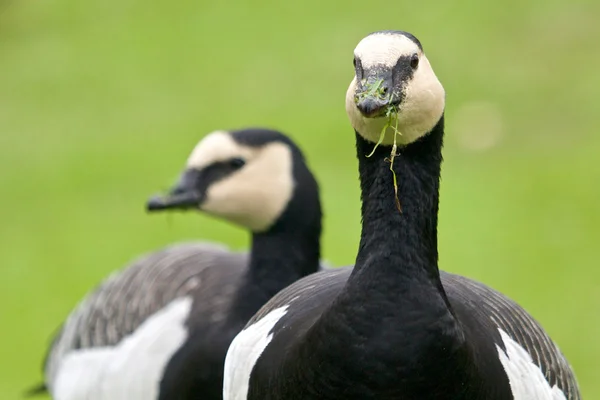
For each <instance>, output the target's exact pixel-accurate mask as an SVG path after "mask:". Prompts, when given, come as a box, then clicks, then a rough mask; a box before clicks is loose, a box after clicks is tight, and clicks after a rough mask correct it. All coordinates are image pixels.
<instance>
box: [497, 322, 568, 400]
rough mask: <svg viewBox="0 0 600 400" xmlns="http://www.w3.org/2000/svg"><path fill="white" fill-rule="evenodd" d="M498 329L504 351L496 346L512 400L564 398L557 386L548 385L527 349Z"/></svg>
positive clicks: (560, 399)
mask: <svg viewBox="0 0 600 400" xmlns="http://www.w3.org/2000/svg"><path fill="white" fill-rule="evenodd" d="M498 330H499V331H500V336H502V341H503V342H504V346H505V347H506V352H504V350H502V349H501V348H500V347H499V346H496V348H497V350H498V355H499V356H500V362H501V363H502V366H503V367H504V370H505V371H506V375H507V376H508V381H509V382H510V388H511V390H512V393H513V397H514V400H566V399H567V397H566V396H565V394H564V393H563V392H562V390H560V388H559V387H558V386H556V385H554V386H553V387H550V384H549V383H548V381H547V380H546V378H545V377H544V374H543V373H542V370H541V369H540V367H538V366H537V365H536V364H535V363H534V362H533V359H532V358H531V356H530V355H529V353H528V352H527V350H525V349H524V348H523V347H522V346H521V345H520V344H519V343H517V342H516V341H514V340H513V339H512V338H511V337H510V336H508V334H507V333H506V332H504V331H503V330H502V329H498Z"/></svg>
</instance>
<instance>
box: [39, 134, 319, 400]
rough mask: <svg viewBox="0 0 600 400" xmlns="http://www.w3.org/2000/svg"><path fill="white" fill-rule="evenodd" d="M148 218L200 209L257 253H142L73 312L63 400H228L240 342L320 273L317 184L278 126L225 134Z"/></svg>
mask: <svg viewBox="0 0 600 400" xmlns="http://www.w3.org/2000/svg"><path fill="white" fill-rule="evenodd" d="M147 207H148V209H149V210H153V211H158V210H171V209H180V210H184V209H185V210H187V209H199V210H201V211H203V212H205V213H208V214H210V215H213V216H215V217H218V218H221V219H225V220H228V221H231V222H233V223H234V224H237V225H239V226H241V227H245V228H247V229H249V230H250V232H251V236H252V247H251V251H250V254H248V253H237V252H231V251H229V250H228V249H227V248H226V247H224V246H221V245H214V244H210V243H204V242H192V243H183V244H176V245H173V246H169V247H167V248H164V249H162V250H159V251H156V252H154V253H151V254H147V255H145V256H142V257H141V258H139V259H138V260H137V261H135V262H133V263H132V264H130V265H129V266H128V267H127V268H125V269H123V270H122V271H119V272H116V273H114V274H113V275H112V276H110V277H109V278H108V279H106V280H105V281H104V282H103V283H102V284H101V285H100V286H99V287H98V288H96V289H95V290H94V291H92V292H91V293H90V294H89V295H88V296H87V297H86V298H85V299H84V300H83V301H82V302H81V303H80V304H79V305H78V306H77V308H76V309H75V310H74V311H73V312H72V313H71V314H70V315H69V317H68V318H67V320H66V322H65V323H64V324H63V326H62V329H61V330H60V332H59V333H58V335H57V336H56V337H55V339H54V342H53V344H52V345H51V348H50V349H49V352H48V354H47V356H46V360H45V367H44V369H45V387H46V388H47V389H48V391H49V392H50V394H51V395H52V396H53V398H54V399H56V400H77V399H86V400H136V399H140V400H150V399H161V400H180V399H181V400H182V399H198V398H201V399H221V398H222V390H223V389H222V386H223V385H222V382H223V364H224V360H225V354H226V351H227V348H228V346H229V344H230V342H231V340H232V339H233V338H234V336H235V335H236V334H237V333H238V332H239V331H240V330H241V329H242V328H243V327H244V325H245V324H246V322H247V321H248V320H249V319H250V317H252V315H253V314H254V313H255V312H256V311H257V310H258V309H259V308H260V307H261V306H262V305H263V304H264V303H266V302H267V300H269V299H270V298H271V297H272V296H273V295H274V294H275V293H277V292H278V291H279V290H280V289H282V288H284V287H286V286H287V285H289V284H291V283H292V282H294V281H296V280H298V279H299V278H301V277H303V276H306V275H308V274H310V273H313V272H315V271H317V269H318V268H319V255H320V235H321V217H322V215H321V205H320V200H319V190H318V184H317V182H316V180H315V178H314V177H313V175H312V173H311V172H310V170H309V168H308V166H307V164H306V161H305V158H304V156H303V154H302V152H301V151H300V149H299V148H298V147H297V146H296V145H295V144H294V143H293V142H292V140H290V139H289V138H288V137H287V136H285V135H284V134H282V133H280V132H277V131H273V130H268V129H244V130H237V131H231V132H226V131H216V132H213V133H211V134H209V135H208V136H206V137H205V138H204V139H203V140H201V141H200V142H199V143H198V145H197V146H196V147H195V148H194V150H193V152H192V154H191V155H190V157H189V159H188V161H187V166H186V169H185V171H184V172H183V174H182V175H181V179H180V181H179V183H178V184H177V185H176V186H175V188H173V189H172V191H171V192H170V193H169V194H168V195H166V196H161V197H153V198H152V199H150V200H149V202H148V204H147Z"/></svg>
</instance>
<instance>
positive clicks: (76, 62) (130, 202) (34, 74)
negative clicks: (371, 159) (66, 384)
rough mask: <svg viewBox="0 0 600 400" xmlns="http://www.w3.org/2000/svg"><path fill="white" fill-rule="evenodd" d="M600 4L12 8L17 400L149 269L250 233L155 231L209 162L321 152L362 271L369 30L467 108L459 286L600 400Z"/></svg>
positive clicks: (319, 160) (457, 160) (328, 192)
mask: <svg viewBox="0 0 600 400" xmlns="http://www.w3.org/2000/svg"><path fill="white" fill-rule="evenodd" d="M599 15H600V2H598V1H596V0H587V1H570V0H569V1H568V0H561V1H553V0H529V1H522V0H508V1H503V2H485V3H484V2H480V1H475V0H471V1H455V2H442V1H439V2H431V1H423V2H410V3H409V2H399V1H389V0H388V1H373V0H369V1H364V0H363V1H355V0H351V1H349V0H347V1H343V2H342V1H339V2H325V1H318V0H308V1H304V2H288V3H284V2H283V1H280V2H275V1H253V2H250V1H247V2H246V1H237V2H230V3H229V4H227V2H221V3H219V4H217V2H202V1H191V0H180V1H178V2H170V1H166V0H158V1H154V2H148V1H141V0H86V1H81V0H62V1H55V0H37V1H25V0H0V171H1V172H0V195H1V196H0V197H1V199H2V201H1V205H2V206H1V207H0V221H2V223H1V224H0V307H1V309H0V324H1V330H0V335H1V336H0V354H1V357H0V360H1V361H0V398H1V399H3V400H4V399H16V398H18V396H19V393H20V391H21V390H22V389H24V388H26V387H27V386H28V385H30V384H33V383H36V382H37V381H38V380H39V379H40V377H41V375H40V364H41V361H42V357H43V354H44V351H45V348H46V346H47V343H48V340H49V337H50V335H51V333H52V332H53V331H54V330H55V328H56V327H57V326H58V325H59V323H60V322H61V321H62V320H63V318H64V317H65V316H66V315H67V313H68V312H69V311H70V309H71V308H72V307H73V306H74V305H75V304H76V302H77V301H78V300H79V299H80V298H81V297H82V296H83V295H84V294H85V293H86V292H87V291H88V290H89V289H91V288H92V287H94V286H95V285H96V284H97V283H98V282H99V281H100V280H101V279H102V278H103V277H105V276H106V275H107V274H109V273H110V272H111V271H113V270H114V269H116V268H119V267H121V266H122V265H124V264H125V263H126V262H128V261H130V260H131V259H132V258H134V257H136V256H137V255H139V254H140V253H143V252H146V251H150V250H153V249H156V248H158V247H160V246H163V245H166V244H168V243H171V242H175V241H180V240H187V239H194V238H202V239H207V240H211V241H219V242H223V243H227V244H229V245H230V246H232V247H234V248H244V247H245V246H247V239H248V237H247V234H246V233H245V232H243V231H241V230H239V229H237V228H235V227H232V226H231V225H228V224H225V223H222V222H219V221H215V220H214V219H210V218H208V217H205V216H201V215H193V214H188V215H173V216H165V215H157V216H148V215H146V213H145V212H144V201H145V200H146V198H147V197H148V196H149V195H150V194H152V193H154V192H156V191H158V190H162V189H165V188H166V187H168V186H169V185H170V184H171V182H172V181H173V180H174V178H175V177H176V176H177V174H178V173H179V171H180V168H181V167H182V166H183V163H184V161H185V158H186V157H187V155H188V153H189V152H190V151H191V149H192V147H193V145H194V144H195V143H196V142H197V141H198V140H199V139H200V138H202V137H203V136H204V135H205V134H206V133H208V132H210V131H212V130H215V129H220V128H237V127H243V126H248V125H266V126H270V127H275V128H280V129H282V130H284V131H286V132H288V133H289V134H290V135H291V136H292V137H293V138H294V139H295V140H296V141H297V142H298V143H299V144H300V145H301V147H302V148H303V149H304V150H305V152H306V154H307V155H308V158H309V162H310V164H311V166H312V168H313V170H314V172H315V173H316V175H317V177H318V179H319V181H320V183H321V186H322V190H323V194H322V198H323V201H324V206H325V212H326V220H325V233H324V238H323V239H324V242H323V250H324V256H325V258H326V259H328V260H330V261H331V262H333V263H335V264H338V265H339V264H349V263H352V262H353V260H354V256H355V253H356V249H357V243H358V237H359V195H358V182H357V164H356V159H355V153H354V147H353V146H354V138H353V133H352V130H351V128H350V126H349V123H348V121H347V119H346V115H345V111H344V95H345V91H346V87H347V85H348V83H349V81H350V79H351V76H352V74H353V69H352V50H353V48H354V46H355V45H356V43H357V42H358V41H359V40H360V39H361V38H362V37H363V36H364V35H366V34H367V33H369V32H371V31H374V30H379V29H404V30H408V31H411V32H412V33H414V34H416V35H417V37H419V38H420V39H421V41H422V42H423V44H424V47H425V50H426V52H427V53H428V56H429V59H430V61H431V62H432V65H433V66H434V68H435V70H436V72H437V74H438V76H439V77H440V79H441V81H442V82H443V83H444V85H445V87H446V90H447V113H446V115H447V135H446V147H445V163H444V166H443V177H442V195H441V210H440V247H441V248H440V255H441V268H443V269H446V270H448V271H452V272H456V273H461V274H464V275H468V276H470V277H473V278H476V279H479V280H481V281H483V282H485V283H487V284H489V285H491V286H493V287H495V288H496V289H499V290H501V291H502V292H504V293H506V294H508V295H509V296H511V297H512V298H514V299H515V300H517V301H518V302H520V303H521V304H522V305H523V306H524V307H525V308H526V309H527V310H529V311H530V312H531V313H532V314H533V315H534V316H535V317H536V318H537V319H538V320H539V321H541V322H542V324H543V325H544V326H545V327H546V329H547V330H548V331H549V333H550V334H551V335H552V337H553V338H554V339H555V340H556V341H557V342H558V344H559V345H560V347H561V348H562V350H563V351H564V353H565V354H566V355H567V357H568V358H569V360H570V361H571V363H572V364H573V365H574V367H575V370H576V373H577V375H578V378H579V381H580V384H581V387H582V390H583V394H584V397H585V398H587V399H596V398H600V380H598V379H597V376H598V372H599V371H598V368H597V360H598V359H599V358H600V342H599V340H598V337H600V322H599V320H598V317H599V311H600V294H599V291H598V289H599V286H600V283H599V281H600V271H598V268H597V267H598V262H597V258H596V254H597V251H598V241H599V239H600V226H599V225H600V205H599V204H598V200H599V197H600V185H599V183H600V167H598V166H597V160H598V155H599V154H600V136H599V135H598V134H597V125H598V123H597V118H598V113H599V107H600V98H599V97H598V89H599V88H600V50H599V46H600V45H599V43H600V24H598V20H599Z"/></svg>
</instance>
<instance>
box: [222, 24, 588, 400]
mask: <svg viewBox="0 0 600 400" xmlns="http://www.w3.org/2000/svg"><path fill="white" fill-rule="evenodd" d="M354 69H355V77H354V79H353V80H352V82H351V84H350V87H349V88H348V92H347V94H346V111H347V114H348V116H349V118H350V122H351V124H352V126H353V128H354V130H355V133H356V135H355V136H356V137H355V139H356V149H357V157H358V162H359V176H360V185H361V193H362V196H361V197H362V221H363V222H362V232H361V239H360V245H359V248H358V255H357V257H356V265H355V267H354V269H353V270H349V269H340V270H337V271H328V272H321V273H317V274H313V275H311V276H309V277H306V278H304V279H302V280H300V281H298V282H296V283H295V284H293V285H291V286H289V287H288V288H286V289H284V290H282V291H281V292H280V293H279V294H277V295H276V296H275V297H274V298H273V299H272V300H270V301H269V302H268V303H267V304H266V305H265V306H264V307H262V309H261V310H260V311H259V312H258V313H257V314H256V315H255V316H254V317H253V318H252V319H251V320H250V321H249V323H248V324H247V326H246V327H245V328H244V330H243V331H242V332H240V333H239V334H238V335H237V336H236V338H235V339H234V341H233V342H232V344H231V346H230V348H229V350H228V353H227V357H226V361H225V382H224V391H223V393H224V400H246V399H250V400H275V399H277V400H281V399H285V400H296V399H297V400H306V399H328V400H334V399H340V400H367V399H377V400H385V399H390V400H392V399H393V400H398V399H402V400H440V399H448V400H509V399H510V400H564V399H569V400H576V399H580V398H581V397H580V394H579V390H578V387H577V382H576V380H575V377H574V374H573V371H572V370H571V368H570V366H569V363H568V362H567V360H566V359H565V357H564V356H563V354H561V352H560V351H559V349H558V347H557V346H556V345H555V344H554V343H553V342H552V340H551V339H550V338H549V337H548V335H547V334H546V333H545V332H544V330H543V329H542V328H541V326H540V325H539V324H538V323H537V322H536V321H535V320H534V319H533V318H532V317H531V316H530V315H529V314H527V313H526V312H525V311H524V310H523V309H522V308H521V307H519V306H518V305H517V304H516V303H514V302H513V301H511V300H510V299H508V298H507V297H505V296H504V295H502V294H500V293H498V292H496V291H494V290H493V289H490V288H489V287H487V286H485V285H483V284H481V283H478V282H475V281H472V280H470V279H467V278H464V277H461V276H457V275H452V274H448V273H443V272H442V273H440V271H439V270H438V250H437V214H438V190H439V180H440V166H441V162H442V141H443V134H444V107H445V93H444V89H443V87H442V85H441V83H440V82H439V81H438V79H437V77H436V75H435V73H434V71H433V70H432V68H431V65H430V63H429V61H428V59H427V57H426V56H425V54H424V52H423V48H422V46H421V44H420V42H419V41H418V40H417V39H416V38H415V37H414V36H413V35H411V34H409V33H406V32H398V31H382V32H375V33H373V34H370V35H368V36H367V37H365V38H364V39H363V40H361V41H360V43H359V44H358V45H357V47H356V49H355V51H354ZM390 122H391V125H392V128H390V127H387V125H389V123H390ZM394 128H395V129H397V130H398V131H399V134H396V133H395V131H394ZM382 132H383V136H382ZM376 143H379V146H376ZM392 152H394V157H393V163H392V165H393V171H394V173H395V175H396V177H397V182H398V200H399V204H397V202H396V196H395V194H394V176H393V174H392V172H390V158H392ZM399 208H400V210H399Z"/></svg>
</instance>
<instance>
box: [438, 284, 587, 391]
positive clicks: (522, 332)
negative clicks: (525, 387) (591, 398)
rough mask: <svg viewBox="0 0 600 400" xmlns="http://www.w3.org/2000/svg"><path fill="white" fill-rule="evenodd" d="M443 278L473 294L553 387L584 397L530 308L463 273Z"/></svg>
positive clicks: (563, 358)
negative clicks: (530, 313)
mask: <svg viewBox="0 0 600 400" xmlns="http://www.w3.org/2000/svg"><path fill="white" fill-rule="evenodd" d="M442 281H443V282H444V287H445V288H446V290H447V291H452V292H454V293H462V294H463V295H468V296H469V297H471V299H470V300H473V301H475V302H476V304H477V307H479V308H480V310H481V312H482V313H483V314H486V315H488V316H489V317H490V318H491V320H492V321H493V322H494V324H496V326H498V327H499V328H500V329H502V330H503V331H504V332H506V333H507V334H508V335H509V336H510V337H511V338H512V339H513V340H515V341H516V342H518V343H519V344H520V345H521V346H523V347H524V348H525V349H526V350H527V352H528V353H529V354H530V355H531V357H532V359H533V361H534V362H535V363H536V364H537V365H538V366H539V367H540V368H541V370H542V372H543V373H544V376H545V377H546V379H547V380H548V382H549V383H550V385H551V386H554V385H557V386H558V387H559V388H560V389H561V390H562V391H563V393H564V394H565V396H566V398H567V399H568V400H579V399H581V395H580V393H579V389H578V385H577V380H576V378H575V375H574V374H573V370H572V368H571V366H570V365H569V362H568V361H567V359H566V358H565V357H564V355H563V354H562V352H561V351H560V349H559V348H558V346H557V345H556V344H555V343H554V342H553V341H552V339H550V337H549V336H548V335H547V334H546V332H545V331H544V330H543V329H542V327H541V326H540V324H539V323H538V322H537V321H536V320H535V319H534V318H533V317H532V316H531V315H529V313H527V311H525V310H524V309H523V308H522V307H521V306H519V305H518V304H517V303H515V302H514V301H512V300H510V299H509V298H508V297H506V296H504V295H503V294H501V293H500V292H497V291H495V290H493V289H491V288H489V287H488V286H486V285H484V284H482V283H479V282H476V281H473V280H471V279H468V278H465V277H463V276H459V275H453V274H449V273H442ZM453 287H454V289H456V290H452V289H453Z"/></svg>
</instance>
